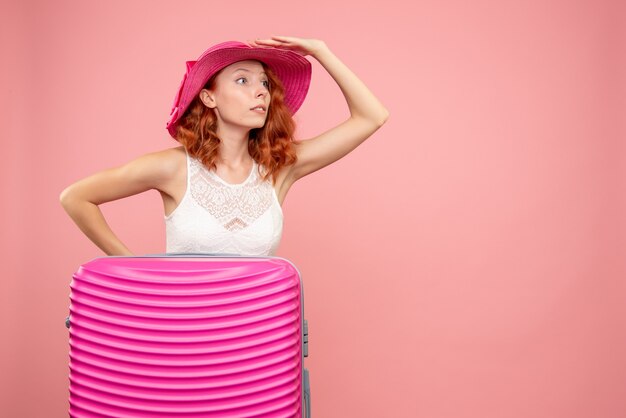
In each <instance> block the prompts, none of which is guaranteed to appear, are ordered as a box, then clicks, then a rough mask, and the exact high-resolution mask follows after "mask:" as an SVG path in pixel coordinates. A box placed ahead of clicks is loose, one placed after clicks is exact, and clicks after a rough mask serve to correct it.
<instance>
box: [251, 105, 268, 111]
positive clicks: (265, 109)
mask: <svg viewBox="0 0 626 418" xmlns="http://www.w3.org/2000/svg"><path fill="white" fill-rule="evenodd" d="M257 107H260V108H262V109H263V111H267V108H266V107H265V105H256V106H254V107H251V108H250V110H255V109H256V108H257Z"/></svg>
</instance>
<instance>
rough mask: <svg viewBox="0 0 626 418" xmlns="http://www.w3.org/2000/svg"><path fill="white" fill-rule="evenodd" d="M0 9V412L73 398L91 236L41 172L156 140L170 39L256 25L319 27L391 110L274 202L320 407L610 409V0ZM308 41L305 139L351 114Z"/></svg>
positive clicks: (184, 50)
mask: <svg viewBox="0 0 626 418" xmlns="http://www.w3.org/2000/svg"><path fill="white" fill-rule="evenodd" d="M0 15H1V16H2V17H1V19H2V21H1V22H0V23H1V24H0V31H1V33H0V35H1V39H2V49H3V51H4V53H3V57H2V63H3V65H2V81H1V83H2V94H1V96H2V112H0V115H1V116H0V117H1V118H2V119H1V122H2V128H3V134H2V155H3V156H4V158H3V163H2V164H1V165H0V170H1V176H0V179H1V181H2V183H1V186H2V204H1V205H0V215H1V216H0V219H1V222H2V233H1V234H0V237H1V238H0V239H1V242H0V245H1V248H0V250H1V254H2V264H3V278H2V281H1V282H0V283H1V288H0V295H1V297H2V303H0V318H1V321H2V327H1V330H0V331H1V333H2V346H1V349H0V350H1V351H0V362H1V364H0V370H2V372H0V376H1V377H0V379H1V387H0V396H1V401H2V403H1V409H0V414H1V415H2V416H7V417H9V416H10V417H50V418H55V417H64V416H67V410H68V408H69V402H68V397H69V389H68V386H69V377H68V375H69V369H68V361H69V359H68V351H69V345H68V332H67V329H66V328H65V325H64V320H65V317H66V315H67V314H68V309H69V283H70V280H71V275H72V273H73V272H74V271H75V270H76V269H77V268H78V266H79V265H80V264H82V263H84V262H86V261H89V260H91V259H92V258H94V257H99V256H102V255H104V254H103V253H102V252H101V251H100V250H99V249H98V248H97V247H96V246H95V245H93V244H92V243H91V242H90V241H89V240H88V239H87V238H86V237H85V236H84V235H83V234H82V233H81V232H80V230H79V229H78V228H77V227H76V226H75V224H74V223H73V222H72V221H71V219H70V218H69V217H68V216H67V215H66V214H65V212H64V211H63V209H62V207H61V206H60V204H59V201H58V197H59V194H60V192H61V190H63V188H65V187H66V186H67V185H69V184H70V183H72V182H74V181H76V180H78V179H80V178H82V177H85V176H87V175H89V174H91V173H94V172H95V171H98V170H102V169H105V168H109V167H113V166H116V165H121V164H123V163H125V162H127V161H129V160H131V159H133V158H135V157H137V156H139V155H141V154H144V153H147V152H151V151H156V150H159V149H164V148H169V147H174V146H176V145H177V143H176V142H175V141H174V140H173V139H171V138H170V137H169V136H168V135H167V132H166V130H165V123H166V121H167V119H168V116H169V110H170V107H171V102H172V100H173V98H174V94H175V93H176V89H177V88H178V86H179V83H180V80H181V77H182V75H183V73H184V69H185V67H184V62H185V60H189V59H195V58H196V57H197V56H198V55H199V54H200V53H201V52H202V51H204V50H205V49H206V48H207V47H208V46H209V45H211V44H214V43H217V42H221V41H224V40H229V39H234V40H245V39H251V38H254V37H260V38H262V37H268V36H270V35H273V34H275V35H287V36H302V37H315V38H320V39H323V40H324V41H326V43H327V44H328V45H329V47H330V48H331V49H332V50H333V51H334V52H335V54H336V55H337V56H338V57H339V58H340V59H341V60H342V61H343V62H344V63H346V64H347V65H348V66H349V67H350V68H351V69H352V70H353V71H354V72H355V73H356V74H357V75H358V76H359V77H360V78H361V79H362V80H363V81H364V82H365V83H366V84H367V85H368V86H369V87H370V88H371V90H372V91H373V92H374V94H376V95H377V96H378V97H379V98H380V100H381V102H382V103H383V104H384V105H385V106H386V107H387V108H388V109H389V110H390V112H391V116H390V119H389V121H388V122H387V124H386V125H385V126H383V127H382V129H380V130H379V131H378V132H376V133H375V134H374V135H373V136H372V137H371V138H370V139H368V141H366V142H365V143H364V144H363V145H362V146H361V147H359V148H358V149H357V150H355V151H354V152H353V153H352V154H350V155H348V156H347V157H345V158H344V159H342V160H340V161H338V162H336V163H334V164H333V165H331V166H328V167H326V168H324V169H322V170H321V171H318V172H316V173H314V174H312V175H310V176H308V177H305V178H304V179H302V180H300V181H299V182H298V183H296V184H295V185H294V186H293V187H292V189H291V191H290V192H289V194H288V196H287V198H286V200H285V203H284V206H283V210H284V212H285V226H284V228H285V229H284V235H283V240H282V243H281V246H280V249H279V252H278V255H279V256H281V257H285V258H287V259H289V260H291V261H293V262H294V263H295V264H296V265H297V266H298V267H299V269H300V271H301V273H302V275H303V279H304V282H305V297H306V299H305V309H306V318H307V319H308V321H309V346H310V351H309V353H310V355H309V358H308V359H306V362H305V363H306V366H307V368H308V369H309V370H310V371H311V386H312V400H313V414H314V416H315V417H317V418H319V417H324V418H331V417H397V418H408V417H423V418H469V417H481V418H487V417H509V418H517V417H520V418H521V417H524V418H526V417H568V418H578V417H581V418H582V417H604V418H613V417H615V418H617V417H623V416H626V398H625V397H624V394H625V393H626V354H625V353H626V307H625V306H626V305H625V303H624V301H625V298H626V282H625V280H624V279H625V278H626V262H625V251H626V222H625V216H624V215H625V213H626V199H625V187H624V186H625V182H624V178H625V176H626V169H625V164H624V163H625V161H624V152H625V151H626V149H625V148H626V147H625V146H624V142H625V141H624V139H625V138H626V126H625V122H624V120H625V118H624V116H625V115H624V113H625V112H624V110H625V108H626V100H625V97H626V80H625V74H626V65H625V57H624V51H626V47H625V39H626V34H625V32H624V29H623V28H624V25H625V24H626V22H625V20H626V18H625V16H626V8H625V7H624V3H623V2H621V4H620V2H619V1H613V2H611V1H577V2H571V1H538V0H537V1H518V2H512V1H505V2H502V1H473V2H464V1H445V2H441V1H418V2H415V3H413V4H411V2H404V1H401V0H391V1H387V2H384V4H378V5H377V7H376V8H374V7H371V8H369V7H366V6H365V4H364V3H362V2H358V1H355V0H348V1H342V2H337V1H317V2H309V3H303V2H302V3H301V2H297V3H296V2H288V1H266V2H263V3H262V4H261V3H255V2H232V3H228V2H219V3H216V2H206V1H186V2H164V1H162V2H155V1H130V2H128V1H119V0H116V1H107V2H97V1H78V0H73V1H69V0H59V1H54V2H46V1H12V2H9V3H3V5H2V13H0ZM309 59H310V60H311V61H312V63H313V80H312V85H311V90H310V93H309V96H308V98H307V100H306V102H305V103H304V105H303V106H302V108H301V110H300V111H299V112H298V114H297V122H298V123H299V134H300V137H301V138H307V137H311V136H313V135H316V134H318V133H320V132H322V131H323V130H326V129H329V128H331V127H333V126H335V125H336V124H338V123H340V122H342V121H343V120H344V119H345V118H346V117H348V115H349V113H348V108H347V105H346V103H345V101H344V99H343V96H342V94H341V91H340V90H339V88H338V87H337V85H336V84H335V83H334V81H333V80H332V78H331V77H330V76H329V75H328V74H327V73H326V72H325V70H324V69H323V67H321V65H319V63H318V62H317V61H315V60H314V59H313V58H311V57H309ZM101 208H102V210H103V212H104V214H105V217H106V219H107V221H108V222H109V224H110V225H111V227H112V228H113V230H114V231H115V232H116V234H117V235H118V236H119V237H120V238H121V239H122V241H124V242H125V243H126V244H127V245H128V246H129V248H130V249H131V250H132V251H134V252H135V253H138V254H139V253H156V252H163V251H164V250H165V230H164V225H163V205H162V202H161V200H160V197H159V195H158V193H157V192H156V191H153V192H148V193H144V194H141V195H137V196H134V197H130V198H127V199H123V200H120V201H116V202H110V203H107V204H104V205H102V206H101Z"/></svg>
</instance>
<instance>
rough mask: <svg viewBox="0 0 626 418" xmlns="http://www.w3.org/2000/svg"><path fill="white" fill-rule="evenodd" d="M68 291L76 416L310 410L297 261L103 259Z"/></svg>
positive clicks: (84, 269) (299, 413)
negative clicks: (293, 262) (295, 262)
mask: <svg viewBox="0 0 626 418" xmlns="http://www.w3.org/2000/svg"><path fill="white" fill-rule="evenodd" d="M70 289H71V291H70V316H69V317H68V318H67V321H66V325H67V326H68V327H69V331H70V336H69V341H70V363H69V368H70V411H69V412H70V416H71V417H116V418H126V417H128V418H134V417H189V418H192V417H304V416H306V417H309V416H310V391H309V387H308V384H309V382H308V371H307V370H306V369H305V368H304V367H303V366H304V357H306V356H308V352H307V351H308V350H307V347H308V330H307V324H306V321H305V320H304V299H303V298H304V295H303V286H302V281H301V277H300V274H299V272H298V271H297V269H296V268H295V266H294V265H293V264H292V263H290V262H289V261H287V260H285V259H283V258H279V257H244V256H236V255H207V254H176V255H175V254H167V255H164V254H157V255H146V256H138V257H114V256H111V257H100V258H96V259H93V260H91V261H90V262H88V263H85V264H83V265H81V266H80V267H79V269H78V270H77V271H76V273H75V274H74V275H73V280H72V282H71V284H70ZM305 412H306V414H305Z"/></svg>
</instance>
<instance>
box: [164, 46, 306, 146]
mask: <svg viewBox="0 0 626 418" xmlns="http://www.w3.org/2000/svg"><path fill="white" fill-rule="evenodd" d="M249 59H254V60H259V61H262V62H263V63H265V64H266V65H267V66H268V67H270V68H271V69H272V71H274V73H275V74H276V76H277V77H278V78H279V79H280V81H281V82H282V83H283V86H284V87H285V105H286V106H287V107H288V108H289V110H290V111H291V114H292V115H294V114H295V113H296V111H297V110H298V109H299V108H300V106H301V105H302V103H303V102H304V99H305V97H306V94H307V92H308V90H309V85H310V83H311V63H310V62H309V60H307V59H306V58H305V57H304V56H302V55H300V54H298V53H296V52H293V51H289V50H285V49H279V48H267V47H263V48H262V47H258V48H257V47H252V46H250V45H248V44H245V43H243V42H238V41H226V42H222V43H219V44H217V45H213V46H212V47H210V48H209V49H207V50H206V51H204V52H203V53H202V55H200V57H198V59H197V60H196V61H187V62H186V65H187V70H186V72H185V74H184V76H183V81H182V82H181V83H180V87H179V88H178V92H177V93H176V97H175V98H174V103H173V104H172V110H171V111H170V120H169V122H168V123H167V125H166V129H167V130H168V132H169V133H170V135H171V136H172V138H174V139H176V127H177V126H178V122H179V121H180V119H181V118H182V117H183V115H184V114H185V111H186V110H187V108H188V107H189V105H190V104H191V101H192V100H193V99H194V98H195V97H196V95H198V93H200V90H202V88H203V87H204V85H205V84H206V83H207V81H209V78H211V76H212V75H213V74H215V73H217V72H218V71H219V70H221V69H222V68H224V67H226V66H228V65H230V64H232V63H235V62H237V61H243V60H249Z"/></svg>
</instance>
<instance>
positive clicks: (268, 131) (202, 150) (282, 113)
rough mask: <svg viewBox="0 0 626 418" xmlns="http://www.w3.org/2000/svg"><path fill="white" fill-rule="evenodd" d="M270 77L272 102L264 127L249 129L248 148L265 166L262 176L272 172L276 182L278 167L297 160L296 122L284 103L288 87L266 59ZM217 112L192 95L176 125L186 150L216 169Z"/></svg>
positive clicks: (209, 84) (178, 137) (177, 137)
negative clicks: (268, 64) (192, 97)
mask: <svg viewBox="0 0 626 418" xmlns="http://www.w3.org/2000/svg"><path fill="white" fill-rule="evenodd" d="M261 65H263V68H264V71H265V72H266V75H267V77H268V79H269V91H270V105H269V108H268V114H267V117H266V119H265V124H264V125H263V126H262V127H261V128H254V129H251V130H250V133H249V136H248V152H249V153H250V156H251V157H252V158H253V159H254V160H255V161H256V162H257V163H258V165H259V169H260V166H261V165H262V166H264V167H265V168H266V169H267V171H266V173H265V174H263V173H261V172H260V171H259V174H260V175H261V176H262V177H263V180H264V181H265V180H267V179H268V178H269V177H270V176H271V177H272V181H273V183H274V184H276V178H277V176H278V171H279V170H280V169H281V168H282V167H284V166H286V165H291V164H293V163H295V162H296V161H297V156H296V150H295V148H294V147H293V143H297V142H299V141H296V140H295V139H294V137H293V135H294V132H295V129H296V123H295V121H294V120H293V117H292V115H291V112H290V110H289V108H288V107H287V106H286V105H285V103H284V98H285V89H284V87H283V84H282V82H281V81H280V79H279V78H278V77H277V76H276V74H275V73H274V72H273V71H272V70H271V68H269V67H268V66H267V65H266V64H265V63H263V62H261ZM220 72H221V70H220V71H218V72H217V73H216V74H214V75H213V76H212V77H211V78H210V79H209V80H208V81H207V83H206V84H205V86H204V88H205V89H211V88H212V87H213V86H214V83H215V78H216V77H217V75H218V74H219V73H220ZM216 132H217V116H216V115H215V111H214V110H213V109H211V108H210V107H208V106H205V105H204V103H202V101H201V100H200V97H199V95H196V97H195V98H194V99H193V101H192V102H191V104H190V105H189V107H188V108H187V110H186V111H185V114H184V115H183V117H182V118H181V119H180V121H179V123H178V126H177V128H176V139H177V140H178V142H180V143H181V144H182V145H183V146H184V147H185V148H186V149H187V152H188V153H189V154H190V155H192V156H194V157H196V158H197V159H199V160H200V161H202V163H203V164H204V165H205V166H207V167H209V168H212V169H216V168H217V166H216V164H215V161H216V160H217V156H218V153H219V145H220V142H221V140H220V138H219V137H218V136H217V133H216Z"/></svg>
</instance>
